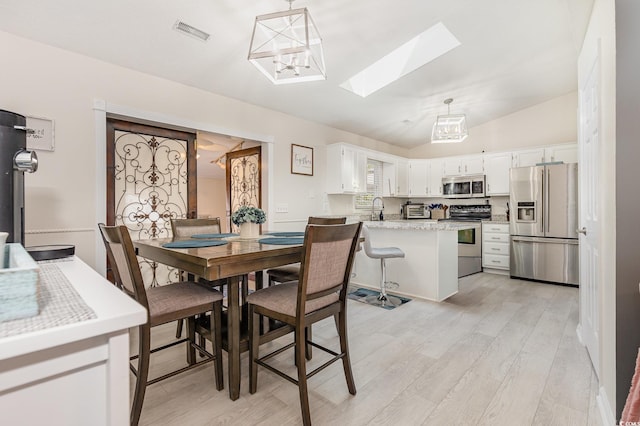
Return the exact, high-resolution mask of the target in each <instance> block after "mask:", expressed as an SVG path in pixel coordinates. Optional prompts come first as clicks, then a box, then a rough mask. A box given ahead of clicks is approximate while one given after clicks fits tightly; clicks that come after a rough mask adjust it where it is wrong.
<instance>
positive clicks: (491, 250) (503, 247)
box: [482, 242, 509, 255]
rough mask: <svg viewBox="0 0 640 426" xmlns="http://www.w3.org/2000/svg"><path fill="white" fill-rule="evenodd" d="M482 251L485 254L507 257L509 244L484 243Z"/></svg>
mask: <svg viewBox="0 0 640 426" xmlns="http://www.w3.org/2000/svg"><path fill="white" fill-rule="evenodd" d="M482 251H483V252H485V253H486V254H506V255H509V244H506V243H490V242H485V243H484V244H483V245H482Z"/></svg>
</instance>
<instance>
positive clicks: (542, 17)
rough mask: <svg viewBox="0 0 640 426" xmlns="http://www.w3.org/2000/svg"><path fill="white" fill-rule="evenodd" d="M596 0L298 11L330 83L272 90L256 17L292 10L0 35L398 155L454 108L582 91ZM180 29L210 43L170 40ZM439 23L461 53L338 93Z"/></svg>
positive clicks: (65, 0) (17, 4) (345, 5)
mask: <svg viewBox="0 0 640 426" xmlns="http://www.w3.org/2000/svg"><path fill="white" fill-rule="evenodd" d="M592 5H593V0H480V1H478V0H350V1H344V0H342V1H336V0H323V1H319V0H297V1H296V2H295V3H294V8H299V7H305V6H306V7H308V8H309V11H310V13H311V16H312V17H313V19H314V21H315V23H316V25H317V27H318V29H319V31H320V33H321V35H322V37H323V41H324V49H325V59H326V63H327V80H326V81H320V82H309V83H299V84H293V85H284V86H274V85H272V84H271V83H270V82H269V81H268V80H267V79H266V78H265V77H264V76H263V75H262V74H260V73H259V72H258V70H257V69H256V68H255V67H253V66H252V65H251V64H250V63H249V62H248V61H247V54H248V50H249V42H250V37H251V32H252V28H253V21H254V18H255V16H256V15H259V14H264V13H270V12H275V11H279V10H285V9H287V8H288V3H286V2H285V1H283V0H252V1H242V2H241V1H238V0H189V1H176V0H136V1H131V0H110V1H86V0H57V1H50V0H0V30H2V31H6V32H10V33H13V34H16V35H19V36H23V37H26V38H29V39H33V40H37V41H40V42H43V43H47V44H50V45H54V46H58V47H61V48H64V49H68V50H71V51H75V52H78V53H81V54H84V55H87V56H92V57H95V58H98V59H102V60H105V61H108V62H112V63H115V64H119V65H122V66H125V67H128V68H132V69H136V70H139V71H143V72H146V73H149V74H153V75H157V76H160V77H164V78H167V79H170V80H174V81H178V82H181V83H184V84H187V85H190V86H194V87H198V88H201V89H204V90H208V91H210V92H214V93H218V94H222V95H225V96H228V97H231V98H235V99H239V100H242V101H246V102H249V103H252V104H256V105H261V106H264V107H267V108H271V109H274V110H278V111H282V112H285V113H288V114H292V115H295V116H299V117H302V118H305V119H309V120H313V121H316V122H320V123H324V124H326V125H328V126H332V127H335V128H339V129H343V130H346V131H350V132H353V133H357V134H360V135H363V136H367V137H370V138H373V139H377V140H380V141H384V142H388V143H391V144H394V145H398V146H402V147H406V148H413V147H416V146H419V145H422V144H424V143H427V142H428V138H429V136H430V133H431V126H432V125H433V122H434V120H435V118H436V116H437V115H438V114H443V113H445V112H446V107H445V106H444V104H443V100H444V99H445V98H449V97H452V98H454V99H455V100H454V103H453V104H452V113H453V112H455V113H464V114H466V115H467V122H468V125H469V127H473V126H477V125H479V124H482V123H485V122H487V121H490V120H493V119H496V118H498V117H501V116H504V115H507V114H509V113H512V112H515V111H518V110H521V109H523V108H527V107H529V106H532V105H535V104H537V103H540V102H544V101H546V100H549V99H552V98H554V97H556V96H560V95H563V94H566V93H569V92H571V91H574V90H576V89H577V66H576V63H577V56H578V52H579V50H580V46H581V43H582V39H583V36H584V32H585V29H586V25H587V22H588V18H589V15H590V13H591V8H592ZM178 19H180V20H182V21H184V22H186V23H188V24H190V25H192V26H194V27H196V28H199V29H202V30H204V31H207V32H209V33H210V34H211V35H212V37H211V38H210V39H209V41H208V42H206V43H205V42H201V41H199V40H196V39H193V38H190V37H187V36H184V35H182V34H180V33H178V32H176V31H174V30H173V29H172V28H173V25H174V24H175V22H176V21H177V20H178ZM438 22H443V23H444V24H445V25H446V27H447V28H448V29H449V30H450V31H451V32H452V33H453V34H454V35H455V37H456V38H457V39H458V40H460V42H461V43H462V45H461V46H460V47H457V48H455V49H454V50H452V51H451V52H449V53H447V54H445V55H444V56H442V57H440V58H438V59H436V60H435V61H433V62H431V63H429V64H427V65H425V66H423V67H421V68H419V69H418V70H416V71H414V72H412V73H410V74H408V75H406V76H405V77H403V78H402V79H400V80H399V81H396V82H395V83H392V84H390V85H389V86H387V87H385V88H383V89H381V90H379V91H377V92H375V93H373V94H372V95H370V96H369V97H367V98H360V97H359V96H357V95H354V94H353V93H351V92H348V91H346V90H345V89H342V88H340V87H339V86H340V84H341V83H343V82H344V81H345V80H347V79H348V78H349V77H351V76H353V75H354V74H355V73H357V72H359V71H360V70H362V69H363V68H365V67H366V66H368V65H370V64H371V63H373V62H374V61H376V60H377V59H379V58H380V57H382V56H383V55H385V54H387V53H389V52H390V51H391V50H393V49H394V48H396V47H398V46H399V45H401V44H402V43H404V42H406V41H408V40H409V39H411V38H412V37H414V36H416V35H417V34H419V33H421V32H422V31H424V30H426V29H427V28H429V27H431V26H433V25H435V24H436V23H438Z"/></svg>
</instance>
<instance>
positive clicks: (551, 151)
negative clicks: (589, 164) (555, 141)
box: [544, 143, 578, 163]
mask: <svg viewBox="0 0 640 426" xmlns="http://www.w3.org/2000/svg"><path fill="white" fill-rule="evenodd" d="M544 156H545V160H546V161H548V162H554V161H562V162H563V163H577V162H578V145H577V144H573V143H572V144H563V145H553V146H548V147H545V149H544Z"/></svg>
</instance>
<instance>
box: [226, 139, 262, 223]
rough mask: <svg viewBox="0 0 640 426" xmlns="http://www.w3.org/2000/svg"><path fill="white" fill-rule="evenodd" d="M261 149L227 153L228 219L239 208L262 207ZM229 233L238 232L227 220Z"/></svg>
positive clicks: (255, 148)
mask: <svg viewBox="0 0 640 426" xmlns="http://www.w3.org/2000/svg"><path fill="white" fill-rule="evenodd" d="M261 152H262V151H261V147H259V146H257V147H254V148H247V149H241V150H238V151H232V152H228V153H227V162H226V167H225V169H226V171H227V193H228V194H229V200H228V203H229V218H231V214H232V213H233V212H234V211H236V210H237V209H238V207H240V206H250V207H262V167H261V164H262V154H261ZM229 222H230V223H229V229H230V230H231V232H238V231H239V229H238V227H237V226H236V225H234V224H233V223H231V220H229Z"/></svg>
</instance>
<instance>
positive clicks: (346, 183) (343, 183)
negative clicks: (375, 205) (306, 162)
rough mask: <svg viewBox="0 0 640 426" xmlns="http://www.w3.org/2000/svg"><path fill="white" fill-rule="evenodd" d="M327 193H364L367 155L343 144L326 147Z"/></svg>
mask: <svg viewBox="0 0 640 426" xmlns="http://www.w3.org/2000/svg"><path fill="white" fill-rule="evenodd" d="M327 170H329V171H330V172H329V173H327V193H328V194H355V193H359V192H364V191H366V182H367V181H366V174H367V155H366V153H365V152H364V151H359V150H357V149H354V148H353V147H350V146H348V145H343V144H332V145H328V146H327Z"/></svg>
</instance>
